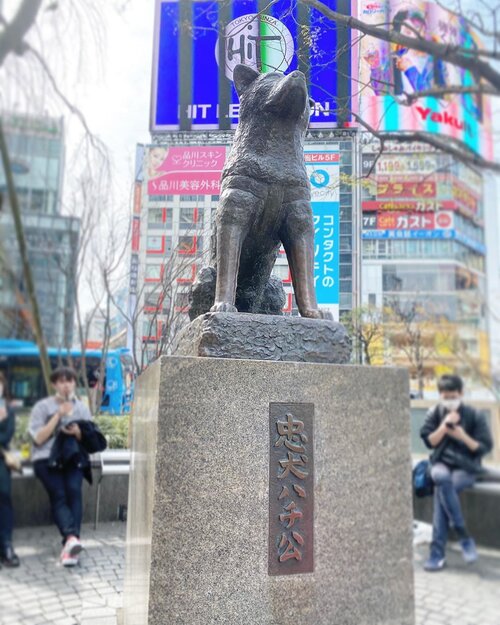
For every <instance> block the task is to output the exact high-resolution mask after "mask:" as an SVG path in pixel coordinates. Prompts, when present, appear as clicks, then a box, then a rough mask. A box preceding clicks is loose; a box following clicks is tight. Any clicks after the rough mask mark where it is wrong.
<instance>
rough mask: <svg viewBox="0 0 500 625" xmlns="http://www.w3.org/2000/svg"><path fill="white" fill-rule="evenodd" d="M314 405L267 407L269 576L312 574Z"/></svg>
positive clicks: (286, 404)
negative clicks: (268, 436)
mask: <svg viewBox="0 0 500 625" xmlns="http://www.w3.org/2000/svg"><path fill="white" fill-rule="evenodd" d="M313 425H314V405H313V404H299V403H271V404H270V406H269V435H270V440H269V449H270V452H269V575H292V574H294V573H312V571H313V570H314V530H313V523H314V439H313Z"/></svg>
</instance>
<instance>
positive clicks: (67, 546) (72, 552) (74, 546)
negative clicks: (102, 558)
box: [63, 536, 83, 558]
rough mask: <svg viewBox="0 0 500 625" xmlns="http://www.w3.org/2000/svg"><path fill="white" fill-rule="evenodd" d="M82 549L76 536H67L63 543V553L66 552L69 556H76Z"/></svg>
mask: <svg viewBox="0 0 500 625" xmlns="http://www.w3.org/2000/svg"><path fill="white" fill-rule="evenodd" d="M82 549H83V546H82V543H81V542H80V539H79V538H77V537H76V536H68V538H67V539H66V542H65V543H64V547H63V553H66V554H68V555H69V556H70V557H71V558H76V556H78V554H79V553H80V552H81V551H82Z"/></svg>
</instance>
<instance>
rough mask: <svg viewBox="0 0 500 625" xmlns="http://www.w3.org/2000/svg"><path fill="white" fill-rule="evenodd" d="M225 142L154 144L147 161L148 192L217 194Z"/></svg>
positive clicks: (158, 193)
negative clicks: (191, 145)
mask: <svg viewBox="0 0 500 625" xmlns="http://www.w3.org/2000/svg"><path fill="white" fill-rule="evenodd" d="M225 160H226V148H225V146H193V147H190V146H185V147H180V146H175V147H164V146H159V145H158V146H152V147H150V148H149V149H148V151H147V160H146V163H145V169H146V178H147V181H148V194H149V195H218V194H219V191H220V177H221V173H222V168H223V167H224V161H225Z"/></svg>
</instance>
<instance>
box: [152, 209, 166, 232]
mask: <svg viewBox="0 0 500 625" xmlns="http://www.w3.org/2000/svg"><path fill="white" fill-rule="evenodd" d="M148 227H149V228H154V227H158V228H163V208H150V209H149V210H148Z"/></svg>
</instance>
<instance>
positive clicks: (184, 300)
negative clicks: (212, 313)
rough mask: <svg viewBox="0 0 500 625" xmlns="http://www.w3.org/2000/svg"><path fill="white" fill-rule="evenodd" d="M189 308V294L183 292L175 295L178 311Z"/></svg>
mask: <svg viewBox="0 0 500 625" xmlns="http://www.w3.org/2000/svg"><path fill="white" fill-rule="evenodd" d="M188 306H189V293H188V292H181V293H176V294H175V307H176V308H177V309H185V308H187V307H188Z"/></svg>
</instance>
